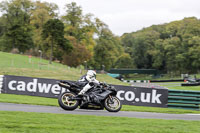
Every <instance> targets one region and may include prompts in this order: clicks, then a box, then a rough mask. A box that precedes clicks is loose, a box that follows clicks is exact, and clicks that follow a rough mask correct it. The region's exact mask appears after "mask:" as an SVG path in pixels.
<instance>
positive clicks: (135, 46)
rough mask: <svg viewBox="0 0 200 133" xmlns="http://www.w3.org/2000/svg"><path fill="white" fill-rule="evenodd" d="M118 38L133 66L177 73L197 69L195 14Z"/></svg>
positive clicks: (199, 46) (199, 30) (199, 35)
mask: <svg viewBox="0 0 200 133" xmlns="http://www.w3.org/2000/svg"><path fill="white" fill-rule="evenodd" d="M121 41H122V44H123V46H124V48H125V52H126V53H129V55H130V56H131V59H132V61H133V63H134V65H135V67H136V68H146V69H149V68H154V69H158V70H161V71H163V72H168V73H170V72H173V73H176V74H180V73H197V72H199V70H200V20H199V19H197V18H196V17H189V18H184V19H183V20H179V21H173V22H170V23H166V24H161V25H152V26H150V27H148V28H144V29H142V30H140V31H137V32H132V33H127V34H124V35H123V36H122V37H121Z"/></svg>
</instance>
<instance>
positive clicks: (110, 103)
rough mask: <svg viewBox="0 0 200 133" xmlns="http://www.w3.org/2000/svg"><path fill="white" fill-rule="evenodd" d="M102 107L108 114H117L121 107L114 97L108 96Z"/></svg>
mask: <svg viewBox="0 0 200 133" xmlns="http://www.w3.org/2000/svg"><path fill="white" fill-rule="evenodd" d="M104 107H105V109H106V110H107V111H109V112H118V111H120V109H121V108H122V105H121V102H120V100H119V99H118V98H117V97H116V96H108V97H107V98H106V99H105V100H104Z"/></svg>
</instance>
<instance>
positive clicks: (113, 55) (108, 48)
mask: <svg viewBox="0 0 200 133" xmlns="http://www.w3.org/2000/svg"><path fill="white" fill-rule="evenodd" d="M123 52H124V51H123V49H122V46H121V43H120V40H119V39H118V38H117V37H115V36H114V35H113V34H112V32H111V31H110V30H109V29H106V28H105V29H102V30H101V34H100V36H99V38H98V39H97V45H96V46H95V48H94V61H95V64H96V66H95V67H96V68H97V69H101V67H102V65H104V66H105V69H106V70H109V69H110V68H111V67H114V65H115V63H116V61H117V59H118V58H119V56H120V55H121V54H123Z"/></svg>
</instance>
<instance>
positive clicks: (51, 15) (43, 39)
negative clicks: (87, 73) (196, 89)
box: [0, 0, 129, 70]
mask: <svg viewBox="0 0 200 133" xmlns="http://www.w3.org/2000/svg"><path fill="white" fill-rule="evenodd" d="M0 10H1V17H0V50H1V51H6V52H11V51H12V52H17V53H22V54H31V55H35V56H37V55H39V52H38V51H42V53H43V58H46V59H50V63H51V61H52V60H56V61H59V62H61V63H63V64H66V65H69V66H72V67H77V66H79V65H85V63H87V66H89V67H90V68H92V69H102V67H105V69H107V70H108V69H110V68H111V67H113V66H116V65H117V64H118V65H120V63H117V62H120V61H119V60H120V58H122V57H123V56H125V57H126V56H128V55H127V54H125V52H124V48H123V47H122V45H121V41H120V38H119V37H117V36H115V35H114V34H113V33H112V32H111V30H110V29H109V27H108V26H107V25H106V24H105V23H104V22H102V21H101V20H100V19H99V18H97V17H95V16H94V15H93V14H90V13H88V14H83V10H82V8H81V7H80V6H78V5H77V4H76V3H75V2H72V3H70V4H66V5H65V12H64V15H61V16H60V15H59V8H58V6H57V5H56V4H54V3H47V2H41V1H31V0H9V1H2V2H1V3H0ZM128 57H129V56H128ZM116 63H117V64H116Z"/></svg>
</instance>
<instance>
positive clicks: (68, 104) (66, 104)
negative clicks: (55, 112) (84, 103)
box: [58, 92, 79, 110]
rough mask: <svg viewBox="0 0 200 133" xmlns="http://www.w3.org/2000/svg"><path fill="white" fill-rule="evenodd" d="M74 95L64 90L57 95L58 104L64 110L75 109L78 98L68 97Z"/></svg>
mask: <svg viewBox="0 0 200 133" xmlns="http://www.w3.org/2000/svg"><path fill="white" fill-rule="evenodd" d="M75 96H76V95H75V94H74V93H73V92H64V93H62V94H60V95H59V97H58V104H59V105H60V107H61V108H63V109H64V110H75V109H76V108H77V107H78V105H79V101H78V100H70V98H72V97H75Z"/></svg>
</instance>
